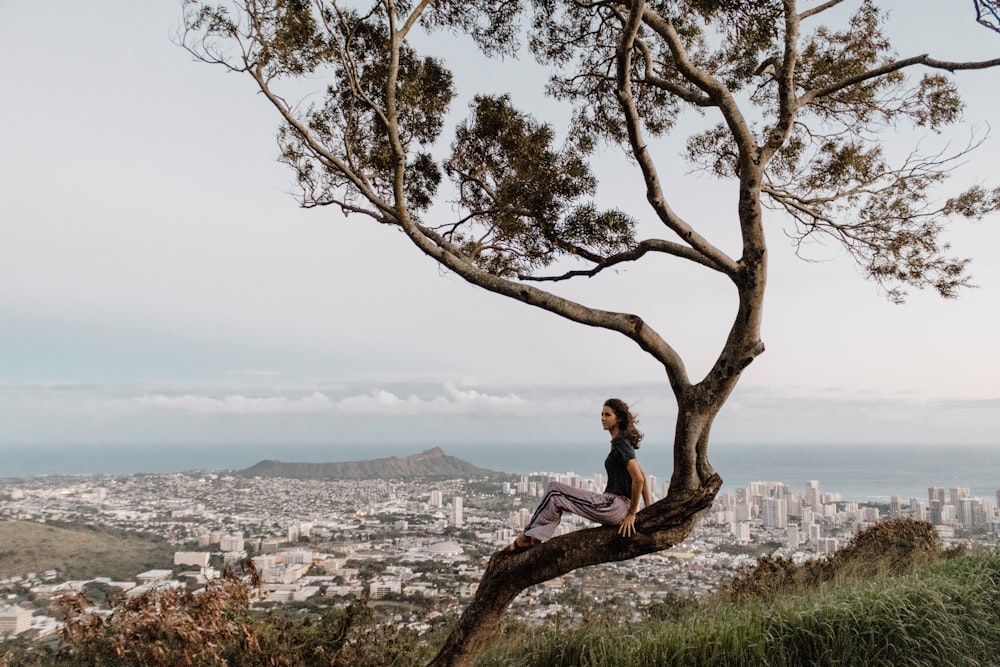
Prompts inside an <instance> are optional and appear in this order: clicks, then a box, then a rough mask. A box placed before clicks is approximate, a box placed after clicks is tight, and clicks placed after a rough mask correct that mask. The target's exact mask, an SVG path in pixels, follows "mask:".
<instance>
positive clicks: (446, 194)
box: [181, 0, 1000, 664]
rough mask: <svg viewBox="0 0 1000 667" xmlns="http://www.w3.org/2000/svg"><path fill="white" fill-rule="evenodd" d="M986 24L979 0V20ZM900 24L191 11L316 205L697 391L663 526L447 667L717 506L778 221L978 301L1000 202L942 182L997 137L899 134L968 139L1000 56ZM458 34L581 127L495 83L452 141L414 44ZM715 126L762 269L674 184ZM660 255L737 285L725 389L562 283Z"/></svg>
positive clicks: (760, 9) (671, 13)
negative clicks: (604, 167) (714, 442)
mask: <svg viewBox="0 0 1000 667" xmlns="http://www.w3.org/2000/svg"><path fill="white" fill-rule="evenodd" d="M800 5H801V6H800ZM983 8H986V9H987V10H988V9H989V3H985V2H980V3H976V9H977V12H979V13H978V15H977V19H978V20H984V16H985V15H984V14H983V13H982V11H983ZM886 17H887V11H886V10H885V9H883V8H882V7H881V6H880V3H877V2H875V1H874V0H855V1H849V0H829V1H827V2H802V3H800V2H797V1H796V0H759V1H757V2H744V3H734V2H722V1H720V0H649V1H643V0H628V1H626V0H621V1H614V0H566V1H558V2H557V1H556V0H503V1H500V2H497V1H495V0H465V1H460V0H367V1H354V2H345V1H342V0H315V2H310V1H309V0H236V2H234V3H233V4H231V5H224V6H218V5H214V4H211V3H203V2H201V1H200V0H188V1H187V2H186V3H185V23H184V31H183V34H182V36H181V41H182V43H183V44H184V46H185V47H186V48H187V49H188V50H189V51H190V52H191V53H193V54H194V55H195V56H196V57H197V58H198V59H200V60H202V61H205V62H209V63H214V64H218V65H222V66H223V67H225V68H227V69H229V70H231V71H234V72H239V73H241V74H243V75H246V76H247V77H249V78H250V79H251V80H252V81H253V82H254V84H255V85H256V87H257V89H258V90H259V91H260V93H261V94H262V95H263V96H264V97H265V98H266V99H267V100H268V102H270V104H271V105H273V107H274V108H275V110H276V111H277V113H278V115H279V117H280V119H281V123H282V124H281V128H280V129H279V132H278V138H279V143H280V146H281V159H282V161H283V162H285V163H286V164H288V165H289V167H290V168H291V169H292V171H293V173H294V174H295V177H296V180H297V183H298V186H299V198H300V202H301V204H302V205H303V206H305V207H309V208H313V207H328V206H332V207H334V208H335V209H339V210H341V211H342V212H344V213H345V214H347V215H350V216H354V217H357V218H369V219H371V220H372V221H374V222H377V223H380V224H385V225H391V226H394V227H396V228H398V229H399V230H401V231H402V232H403V233H404V234H405V235H406V236H407V238H408V239H409V240H410V241H412V243H413V244H414V245H415V246H416V247H417V248H418V249H419V250H420V251H421V252H423V253H425V254H426V255H428V256H430V257H432V258H433V259H435V260H436V261H437V262H439V263H440V264H441V265H442V266H443V267H444V268H445V269H446V270H448V271H451V272H453V273H454V274H456V275H458V276H460V277H462V278H463V279H465V280H467V281H468V282H470V283H472V284H474V285H477V286H479V287H482V288H484V289H486V290H489V291H491V292H495V293H497V294H501V295H503V296H507V297H510V298H512V299H516V300H519V301H523V302H525V303H527V304H529V305H532V306H535V307H538V308H542V309H545V310H547V311H550V312H552V313H555V314H557V315H559V316H561V317H564V318H567V319H569V320H572V321H574V322H578V323H581V324H585V325H588V326H594V327H601V328H604V329H608V330H611V331H615V332H618V333H620V334H622V335H624V336H626V337H627V338H629V339H630V340H632V341H634V342H635V343H636V344H638V345H639V346H640V347H641V348H642V349H643V350H644V351H646V352H647V353H649V355H650V356H651V357H652V358H653V359H655V360H656V361H657V362H658V363H659V364H661V365H662V367H663V369H664V372H665V374H666V376H667V379H668V381H669V384H670V387H671V389H672V391H673V394H674V396H675V398H676V401H677V405H678V417H677V424H676V427H675V440H674V470H673V474H672V477H671V487H670V489H671V490H670V495H669V496H668V498H667V499H666V500H665V501H662V502H661V503H657V504H655V505H654V506H652V507H651V508H648V509H647V510H645V511H643V512H642V513H641V514H640V520H639V523H638V524H637V525H638V527H639V530H640V532H641V535H640V536H639V538H637V539H635V540H631V541H630V542H628V543H625V544H623V543H622V541H621V540H615V539H611V538H610V537H608V536H607V535H604V533H600V532H599V533H598V535H597V536H595V535H593V534H584V535H575V536H574V535H567V536H563V537H560V538H556V539H554V540H552V541H550V542H548V543H546V544H545V545H543V546H542V547H538V548H535V549H532V550H530V551H529V552H527V553H526V554H523V555H520V556H517V557H511V558H507V559H502V558H501V559H497V558H494V561H491V566H490V569H489V570H488V571H487V573H486V575H485V576H484V580H483V584H482V585H481V588H480V591H482V593H481V594H480V595H477V597H476V599H475V600H474V601H473V603H472V605H470V608H469V611H468V612H467V613H466V616H465V617H463V620H462V621H461V622H460V624H459V626H458V628H457V629H456V631H455V633H454V634H453V637H452V639H450V640H449V643H448V644H447V645H446V647H445V648H444V649H442V653H441V655H440V656H439V662H440V664H466V663H467V662H468V661H469V660H471V659H472V656H474V655H475V652H476V651H477V650H478V647H479V646H481V645H482V642H483V641H485V637H486V636H488V634H489V631H490V628H492V627H495V625H496V623H497V622H498V618H499V614H500V613H501V612H502V611H503V608H504V607H505V606H506V605H507V604H508V603H509V602H510V600H512V599H513V597H514V596H515V595H516V594H517V593H518V592H519V591H520V590H522V589H523V588H524V586H526V585H530V584H531V583H537V581H541V580H543V579H538V578H537V577H538V576H543V575H541V574H539V573H540V572H541V573H544V576H557V575H558V574H559V573H560V572H564V571H567V570H569V569H573V568H575V567H580V566H582V565H587V564H593V563H597V562H603V561H608V560H615V559H621V558H629V557H633V556H635V555H639V554H640V553H648V552H650V551H655V550H658V549H662V548H665V547H666V546H669V545H670V544H672V543H676V540H678V539H683V537H684V536H685V535H686V534H687V532H689V531H690V528H691V526H693V525H694V522H695V521H696V520H697V517H698V516H699V515H700V514H701V513H703V512H704V511H705V510H706V509H707V507H708V506H709V505H710V503H711V499H712V497H714V495H715V492H716V491H717V490H718V488H719V484H721V479H719V477H718V475H717V474H716V473H715V470H714V468H713V467H712V466H711V464H710V463H709V460H708V441H709V434H710V431H711V426H712V422H713V420H714V418H715V416H716V415H717V414H718V412H719V411H720V410H721V409H722V406H723V404H724V403H725V401H726V398H727V397H728V396H729V394H730V393H731V392H732V390H733V388H734V387H735V385H736V383H737V381H738V379H739V377H740V374H741V372H742V371H743V369H744V368H746V366H747V365H749V364H750V363H752V361H753V360H754V358H756V357H757V356H758V355H759V354H761V353H762V352H763V350H764V345H763V342H762V340H761V336H760V323H761V317H762V313H763V299H764V293H765V287H766V283H767V259H768V246H767V234H766V233H765V213H764V211H765V209H766V210H767V211H769V213H768V214H767V217H768V219H769V220H771V219H773V220H777V221H779V222H780V223H781V224H783V225H784V231H785V233H786V234H788V235H789V236H790V237H791V238H792V239H793V240H794V241H795V242H796V243H799V244H802V243H805V242H806V241H808V240H812V239H815V238H824V239H827V240H830V241H833V242H836V243H838V244H840V246H841V247H842V248H843V249H844V250H845V251H846V253H847V254H848V255H849V256H850V257H851V258H852V259H853V260H854V261H855V262H856V263H857V265H858V266H859V267H860V269H861V270H862V271H863V273H864V274H865V275H866V276H867V277H868V278H870V279H871V280H873V281H875V282H876V283H877V284H878V285H879V286H880V287H881V288H882V289H883V290H884V291H885V294H886V295H887V296H888V298H890V299H891V300H893V301H902V300H903V299H904V297H905V294H906V290H907V289H910V288H919V289H930V290H934V291H936V292H937V293H938V294H940V295H941V296H943V297H954V296H956V295H957V294H958V292H959V291H960V290H961V289H962V288H963V287H967V286H969V285H970V278H969V274H968V260H967V259H966V258H964V257H959V256H955V255H953V254H952V253H951V251H950V248H949V245H948V243H947V240H946V238H945V230H946V228H947V226H948V224H949V223H950V222H951V221H953V220H955V219H957V218H970V219H978V218H982V217H983V216H984V215H987V214H989V213H991V212H993V211H996V210H997V209H998V208H1000V189H991V188H989V187H986V186H983V185H980V184H974V185H972V186H971V187H966V188H965V189H963V190H961V191H958V192H954V191H949V190H944V189H943V188H942V186H943V184H944V183H945V182H946V180H947V179H948V177H949V176H950V175H951V173H952V170H953V168H954V166H955V165H956V164H957V161H959V160H960V159H961V158H962V156H963V155H965V154H966V153H967V152H968V151H970V150H972V149H974V148H976V147H977V146H978V145H979V144H980V143H981V142H982V141H983V136H982V135H977V134H973V135H972V136H971V137H969V138H968V139H967V140H966V142H965V143H964V145H963V147H960V148H958V149H957V150H954V151H952V152H947V151H939V150H932V151H929V152H924V151H923V150H921V147H920V144H918V143H915V144H914V148H913V150H912V151H910V152H909V154H908V155H905V156H904V157H903V158H902V159H897V158H896V157H895V156H893V155H892V154H890V153H889V152H887V151H886V149H885V146H884V144H883V141H882V138H883V137H884V136H885V135H886V133H889V132H895V131H899V130H902V129H907V130H916V131H918V132H920V131H922V132H926V133H930V134H938V133H943V132H945V131H948V130H949V129H951V128H952V127H953V126H955V125H956V124H957V123H959V122H960V120H961V118H962V109H963V103H962V101H961V98H960V95H959V90H958V86H957V83H956V80H955V76H954V73H955V72H957V71H961V70H989V69H991V68H995V67H997V66H998V65H1000V58H991V59H983V60H978V61H972V62H966V61H953V60H947V59H940V58H938V57H933V56H931V55H929V54H926V53H923V54H916V55H903V56H901V55H899V54H897V53H896V52H895V49H894V47H893V43H892V40H891V39H890V36H889V34H888V33H887V31H886ZM449 33H453V34H457V35H461V36H462V39H463V40H465V41H464V42H462V41H458V40H457V41H456V44H465V45H467V47H466V46H460V47H457V48H459V49H462V48H470V49H471V48H478V50H479V51H480V52H481V53H482V54H483V55H484V56H486V57H495V58H513V57H515V56H516V55H518V54H520V53H523V52H525V51H527V52H529V53H530V54H531V55H532V56H533V57H534V58H535V59H536V60H537V61H538V62H539V63H541V64H542V65H543V66H545V67H547V68H548V70H549V72H550V73H551V76H550V79H549V83H548V86H547V89H546V93H547V95H548V96H549V97H550V98H551V99H552V100H553V102H554V103H561V104H565V105H567V106H568V107H569V108H570V109H571V116H572V122H571V123H570V124H569V127H568V128H558V130H557V128H554V127H552V126H551V125H547V124H545V123H542V122H539V121H538V120H536V119H535V118H533V117H532V116H531V115H530V114H529V113H527V112H526V111H524V110H522V109H520V108H519V107H518V106H517V100H515V99H513V98H512V96H510V95H507V94H503V93H500V94H497V93H496V92H490V93H482V92H479V93H477V94H475V96H474V97H472V98H471V99H472V103H471V105H470V109H469V114H468V117H467V118H465V119H464V120H461V121H459V122H457V123H455V124H454V126H453V127H449V128H446V124H447V123H448V121H449V118H450V116H449V114H450V113H451V111H452V109H451V105H452V103H453V100H454V99H455V97H456V89H455V85H456V83H455V78H454V76H453V75H452V73H451V71H450V70H449V63H448V62H446V61H445V60H444V59H442V58H436V57H432V56H428V55H421V53H420V48H419V44H420V41H419V40H417V39H415V35H417V34H421V35H446V34H449ZM941 46H945V45H943V44H942V45H941ZM945 56H946V54H945ZM454 57H455V58H462V57H463V53H462V52H461V51H460V50H458V51H456V52H455V53H454ZM319 81H322V82H323V83H324V84H325V88H324V90H323V91H322V92H321V93H319V95H318V96H317V97H315V98H312V101H310V102H301V103H300V102H294V101H289V99H291V97H290V95H289V94H288V93H287V92H286V90H288V91H294V90H297V89H298V88H297V86H300V85H301V83H302V82H308V83H315V82H319ZM481 83H483V84H486V83H487V82H481ZM293 84H294V85H293ZM484 87H486V88H488V87H489V86H488V85H484ZM692 116H693V117H696V118H698V119H700V121H701V125H700V127H699V129H697V130H695V131H693V132H690V133H688V134H687V136H686V141H685V142H684V144H683V152H682V158H683V159H685V160H687V162H688V164H689V166H690V168H692V169H696V170H701V171H704V172H707V173H709V174H712V175H713V176H715V177H717V178H719V179H722V180H721V182H723V183H728V184H731V187H732V188H733V191H735V192H736V194H737V196H736V206H735V208H734V209H733V211H732V214H731V217H730V221H729V222H730V223H731V226H730V228H731V229H733V230H735V231H736V233H737V235H738V238H739V239H740V246H739V249H738V250H739V252H738V254H737V253H732V252H727V251H726V250H724V249H723V246H722V245H721V244H720V243H719V242H718V240H717V239H713V238H712V237H713V236H716V235H717V234H716V230H715V227H714V223H715V221H709V220H705V219H698V218H696V217H690V214H689V216H688V217H686V216H684V215H682V214H681V213H679V212H678V208H677V207H676V206H675V205H674V202H675V201H676V198H677V197H678V196H680V195H681V194H682V192H683V185H682V184H679V183H673V182H666V181H665V180H664V179H663V178H662V177H661V175H660V169H659V168H658V167H662V164H661V165H658V164H657V161H656V157H655V156H657V155H661V153H659V152H657V151H654V150H653V149H652V147H653V146H654V144H658V143H659V142H662V141H668V140H673V141H677V139H678V137H676V136H674V135H675V133H678V132H679V131H680V128H681V127H682V125H681V123H680V121H681V119H682V118H684V119H685V120H686V119H688V118H691V117H692ZM687 127H688V125H687V124H686V123H685V124H684V125H683V128H684V131H685V132H687ZM446 129H447V130H448V132H447V133H446ZM608 148H612V149H617V150H620V151H621V152H622V153H623V154H624V155H625V156H626V157H627V158H628V160H629V161H630V164H631V165H632V167H634V170H635V171H634V178H635V179H636V181H637V182H641V184H642V187H643V189H644V191H645V198H646V203H647V204H648V208H646V209H645V212H644V213H642V214H638V213H636V212H635V211H634V210H633V208H631V207H628V212H626V210H625V209H626V207H621V208H614V207H611V208H609V207H606V206H603V205H601V204H600V202H606V201H608V198H607V197H598V196H597V195H598V192H599V189H600V184H599V183H598V180H597V178H596V177H595V173H594V170H593V166H592V165H593V163H594V160H595V159H596V156H597V155H598V152H599V151H601V150H606V149H608ZM949 193H950V194H949ZM440 200H444V201H445V202H446V203H447V204H448V206H440V205H435V202H438V201H440ZM363 252H364V253H365V254H366V255H367V256H370V257H372V258H377V255H378V249H377V248H367V249H364V250H363ZM656 257H659V258H668V259H673V260H676V261H681V262H688V263H693V264H695V265H697V266H699V267H702V268H703V269H704V270H705V271H707V272H711V273H712V274H714V275H717V276H721V277H724V278H725V279H726V280H728V281H729V282H730V283H731V284H732V286H733V289H734V291H735V294H736V298H737V305H736V309H735V312H734V313H733V317H732V324H731V326H730V329H729V332H728V335H727V337H726V339H725V343H724V345H723V346H722V348H721V350H720V351H719V354H718V357H717V358H716V360H715V362H714V363H713V364H712V366H711V368H710V369H709V371H708V372H707V373H706V374H705V376H704V377H702V378H700V379H698V378H691V377H690V376H689V373H688V369H687V367H686V365H685V363H684V360H683V359H682V358H681V356H680V355H679V354H678V352H677V350H676V349H675V348H674V347H673V346H672V345H671V343H670V341H669V340H668V338H667V336H665V335H663V334H661V333H660V332H658V331H655V330H654V329H653V328H652V327H651V326H650V325H649V324H648V323H647V321H646V320H645V319H643V317H641V316H640V315H638V314H635V313H628V312H618V311H611V310H606V309H603V308H599V307H595V306H588V305H585V304H583V303H580V302H578V301H576V300H572V299H569V298H567V297H566V296H564V295H562V294H561V293H560V292H559V291H558V289H557V288H558V286H559V284H561V283H564V282H566V281H580V280H582V279H585V278H589V277H593V276H596V275H599V274H602V273H606V272H609V269H620V268H624V267H627V266H629V265H631V264H634V263H636V262H639V261H641V260H648V259H651V258H656ZM706 275H707V274H706ZM584 533H589V531H584ZM587 540H590V542H589V543H588V542H587ZM585 547H586V548H585ZM543 559H544V563H545V565H544V567H540V566H541V564H542V563H543ZM488 598H489V599H488Z"/></svg>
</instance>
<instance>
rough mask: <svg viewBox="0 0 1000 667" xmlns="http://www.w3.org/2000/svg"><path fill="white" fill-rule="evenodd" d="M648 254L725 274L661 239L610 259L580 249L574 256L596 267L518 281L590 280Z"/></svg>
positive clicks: (682, 247)
mask: <svg viewBox="0 0 1000 667" xmlns="http://www.w3.org/2000/svg"><path fill="white" fill-rule="evenodd" d="M650 252H659V253H664V254H667V255H673V256H674V257H681V258H683V259H687V260H690V261H692V262H696V263H698V264H701V265H702V266H705V267H708V268H710V269H712V270H713V271H719V272H720V273H726V270H725V269H724V268H723V267H721V266H718V265H717V264H714V263H712V261H711V260H710V259H708V258H707V257H705V256H704V255H702V254H701V253H699V252H697V251H696V250H692V249H691V248H689V247H688V246H685V245H681V244H679V243H673V242H671V241H664V240H662V239H646V240H644V241H641V242H639V244H638V245H637V246H636V247H635V248H633V249H632V250H630V251H628V252H621V253H618V254H616V255H611V256H610V257H600V256H596V255H593V254H591V253H587V255H588V256H584V254H583V252H582V249H581V252H577V253H576V254H579V255H581V256H584V257H585V259H588V260H590V261H592V262H594V263H595V264H596V266H594V267H593V268H590V269H578V270H574V271H567V272H566V273H563V274H561V275H556V276H531V275H520V276H518V280H524V281H530V282H558V281H562V280H569V279H570V278H578V277H581V276H586V277H588V278H592V277H594V276H596V275H597V274H598V273H600V272H601V271H604V270H605V269H609V268H611V267H613V266H617V265H618V264H622V263H624V262H634V261H636V260H637V259H639V258H640V257H642V256H643V255H645V254H647V253H650Z"/></svg>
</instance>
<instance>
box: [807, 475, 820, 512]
mask: <svg viewBox="0 0 1000 667" xmlns="http://www.w3.org/2000/svg"><path fill="white" fill-rule="evenodd" d="M806 505H808V506H809V508H810V509H811V510H812V511H814V512H818V511H819V509H820V498H819V482H818V481H817V480H815V479H811V480H809V481H808V482H806Z"/></svg>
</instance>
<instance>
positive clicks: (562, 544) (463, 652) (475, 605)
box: [428, 475, 722, 667]
mask: <svg viewBox="0 0 1000 667" xmlns="http://www.w3.org/2000/svg"><path fill="white" fill-rule="evenodd" d="M721 485H722V478H721V477H719V476H718V475H714V476H713V477H710V478H709V479H708V480H707V481H706V482H705V484H704V485H702V486H701V487H700V488H698V489H696V490H693V491H690V492H684V493H671V495H670V496H669V497H668V498H666V499H664V500H661V501H659V502H657V503H654V504H653V505H651V506H650V507H647V508H646V509H644V510H642V511H641V512H639V513H638V514H637V515H636V523H635V525H636V529H637V531H638V532H637V534H636V535H635V536H633V537H631V538H624V537H621V536H619V535H618V533H617V530H616V528H615V527H613V526H611V527H608V526H603V527H600V528H590V529H587V530H578V531H574V532H572V533H569V534H567V535H562V536H559V537H556V538H553V539H551V540H549V541H548V542H545V543H544V544H540V545H538V546H535V547H532V548H531V549H528V550H527V551H525V552H523V553H520V554H516V555H513V556H511V555H508V554H505V553H504V552H502V551H501V552H497V553H495V554H494V555H493V557H492V558H490V562H489V564H488V565H487V566H486V572H485V573H484V574H483V577H482V580H481V581H480V584H479V588H478V589H477V590H476V594H475V596H474V597H473V599H472V602H471V603H470V604H469V606H468V607H466V610H465V612H464V613H463V614H462V616H461V618H460V619H459V620H458V625H457V626H456V628H455V630H453V631H452V633H451V635H450V636H449V637H448V640H447V641H446V642H445V644H444V646H442V647H441V650H440V651H439V653H438V655H437V656H436V657H435V658H434V660H432V661H431V662H430V663H429V665H428V667H446V666H447V667H469V666H471V665H472V664H474V662H475V658H476V656H477V655H479V653H480V652H481V651H482V649H483V648H484V646H485V644H486V642H487V641H488V640H489V639H490V637H491V636H492V634H493V630H494V628H496V626H497V625H498V623H499V621H500V618H501V616H502V615H503V613H504V610H506V608H507V607H508V606H509V605H510V603H511V602H512V601H513V600H514V598H516V597H517V596H518V595H519V594H520V593H521V591H523V590H524V589H526V588H528V587H529V586H534V585H536V584H539V583H541V582H543V581H548V580H550V579H553V578H555V577H558V576H561V575H563V574H566V573H567V572H572V571H573V570H576V569H579V568H581V567H586V566H588V565H597V564H599V563H608V562H614V561H623V560H629V559H632V558H636V557H638V556H642V555H645V554H650V553H656V552H658V551H662V550H664V549H668V548H670V547H672V546H674V545H676V544H679V543H680V542H681V541H683V540H684V539H685V538H686V537H687V536H688V535H689V534H690V532H691V529H692V528H693V527H694V526H695V524H696V523H697V522H698V521H699V520H700V519H701V517H702V516H703V515H704V514H705V512H707V511H708V510H709V509H711V507H712V501H713V500H714V499H715V496H716V494H717V493H718V491H719V488H720V487H721Z"/></svg>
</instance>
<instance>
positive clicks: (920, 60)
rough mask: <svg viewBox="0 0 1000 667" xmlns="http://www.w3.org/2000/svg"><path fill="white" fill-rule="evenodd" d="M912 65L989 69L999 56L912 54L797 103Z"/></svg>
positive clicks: (813, 92)
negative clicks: (961, 58)
mask: <svg viewBox="0 0 1000 667" xmlns="http://www.w3.org/2000/svg"><path fill="white" fill-rule="evenodd" d="M913 65H924V66H925V67H930V68H932V69H943V70H948V71H949V72H955V71H957V70H975V69H989V68H991V67H998V66H1000V58H993V59H992V60H979V61H974V62H950V61H947V60H936V59H935V58H931V57H930V56H928V55H927V54H926V53H925V54H923V55H919V56H914V57H912V58H905V59H903V60H897V61H895V62H891V63H887V64H885V65H883V66H882V67H877V68H875V69H873V70H869V71H867V72H863V73H861V74H857V75H855V76H852V77H848V78H846V79H844V80H842V81H838V82H836V83H831V84H830V85H828V86H824V87H822V88H817V89H815V90H810V91H808V92H806V93H804V94H803V95H802V97H800V98H799V104H800V105H803V104H809V103H811V102H812V101H813V100H816V99H819V98H822V97H826V96H828V95H832V94H833V93H836V92H837V91H840V90H843V89H844V88H849V87H850V86H853V85H855V84H858V83H861V82H863V81H867V80H869V79H876V78H878V77H880V76H884V75H886V74H889V73H890V72H895V71H898V70H901V69H904V68H906V67H912V66H913Z"/></svg>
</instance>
